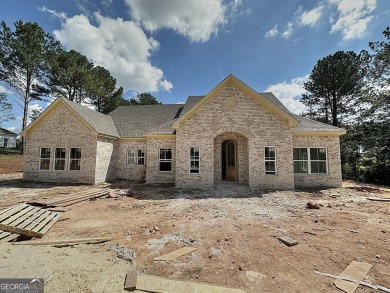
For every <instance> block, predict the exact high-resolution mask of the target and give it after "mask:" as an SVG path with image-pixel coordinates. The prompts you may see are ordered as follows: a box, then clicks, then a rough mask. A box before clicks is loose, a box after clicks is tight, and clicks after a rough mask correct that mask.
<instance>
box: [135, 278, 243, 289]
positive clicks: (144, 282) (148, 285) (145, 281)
mask: <svg viewBox="0 0 390 293" xmlns="http://www.w3.org/2000/svg"><path fill="white" fill-rule="evenodd" d="M136 289H137V290H142V291H146V292H169V293H194V292H198V293H202V292H213V293H245V291H243V290H241V289H235V288H228V287H220V286H216V285H211V284H207V283H196V282H191V281H181V280H173V279H168V278H162V277H157V276H151V275H138V276H137V285H136Z"/></svg>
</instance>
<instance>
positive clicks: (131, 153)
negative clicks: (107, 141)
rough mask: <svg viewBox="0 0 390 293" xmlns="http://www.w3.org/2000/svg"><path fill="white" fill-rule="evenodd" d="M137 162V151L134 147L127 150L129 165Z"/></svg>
mask: <svg viewBox="0 0 390 293" xmlns="http://www.w3.org/2000/svg"><path fill="white" fill-rule="evenodd" d="M134 163H135V152H134V150H132V149H128V150H127V165H130V164H134Z"/></svg>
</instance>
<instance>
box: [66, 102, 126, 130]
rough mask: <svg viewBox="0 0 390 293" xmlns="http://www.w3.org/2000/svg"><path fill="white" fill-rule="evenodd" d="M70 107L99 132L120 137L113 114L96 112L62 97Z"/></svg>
mask: <svg viewBox="0 0 390 293" xmlns="http://www.w3.org/2000/svg"><path fill="white" fill-rule="evenodd" d="M62 100H63V101H64V102H65V103H66V104H67V105H68V106H69V107H71V108H72V109H73V110H74V111H76V112H77V113H78V114H79V115H80V116H81V117H82V118H83V119H84V120H85V121H86V122H87V123H88V124H89V125H91V127H92V128H93V129H95V130H96V132H97V133H99V134H104V135H109V136H114V137H119V133H118V131H117V129H116V126H115V124H114V120H113V119H112V117H111V116H108V115H105V114H103V113H99V112H96V111H95V110H92V109H89V108H87V107H85V106H82V105H80V104H76V103H73V102H71V101H69V100H68V99H62Z"/></svg>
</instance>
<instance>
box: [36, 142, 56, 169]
mask: <svg viewBox="0 0 390 293" xmlns="http://www.w3.org/2000/svg"><path fill="white" fill-rule="evenodd" d="M42 149H50V158H49V169H41V159H42V157H41V154H42V152H41V150H42ZM52 153H53V149H52V148H51V147H40V148H39V154H38V171H41V172H48V171H50V170H51V165H52ZM44 159H47V158H44Z"/></svg>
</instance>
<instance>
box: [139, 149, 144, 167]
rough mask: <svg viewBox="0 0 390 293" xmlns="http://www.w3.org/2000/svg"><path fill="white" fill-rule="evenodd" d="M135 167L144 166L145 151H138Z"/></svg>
mask: <svg viewBox="0 0 390 293" xmlns="http://www.w3.org/2000/svg"><path fill="white" fill-rule="evenodd" d="M137 165H138V166H144V165H145V151H144V150H138V158H137Z"/></svg>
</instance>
